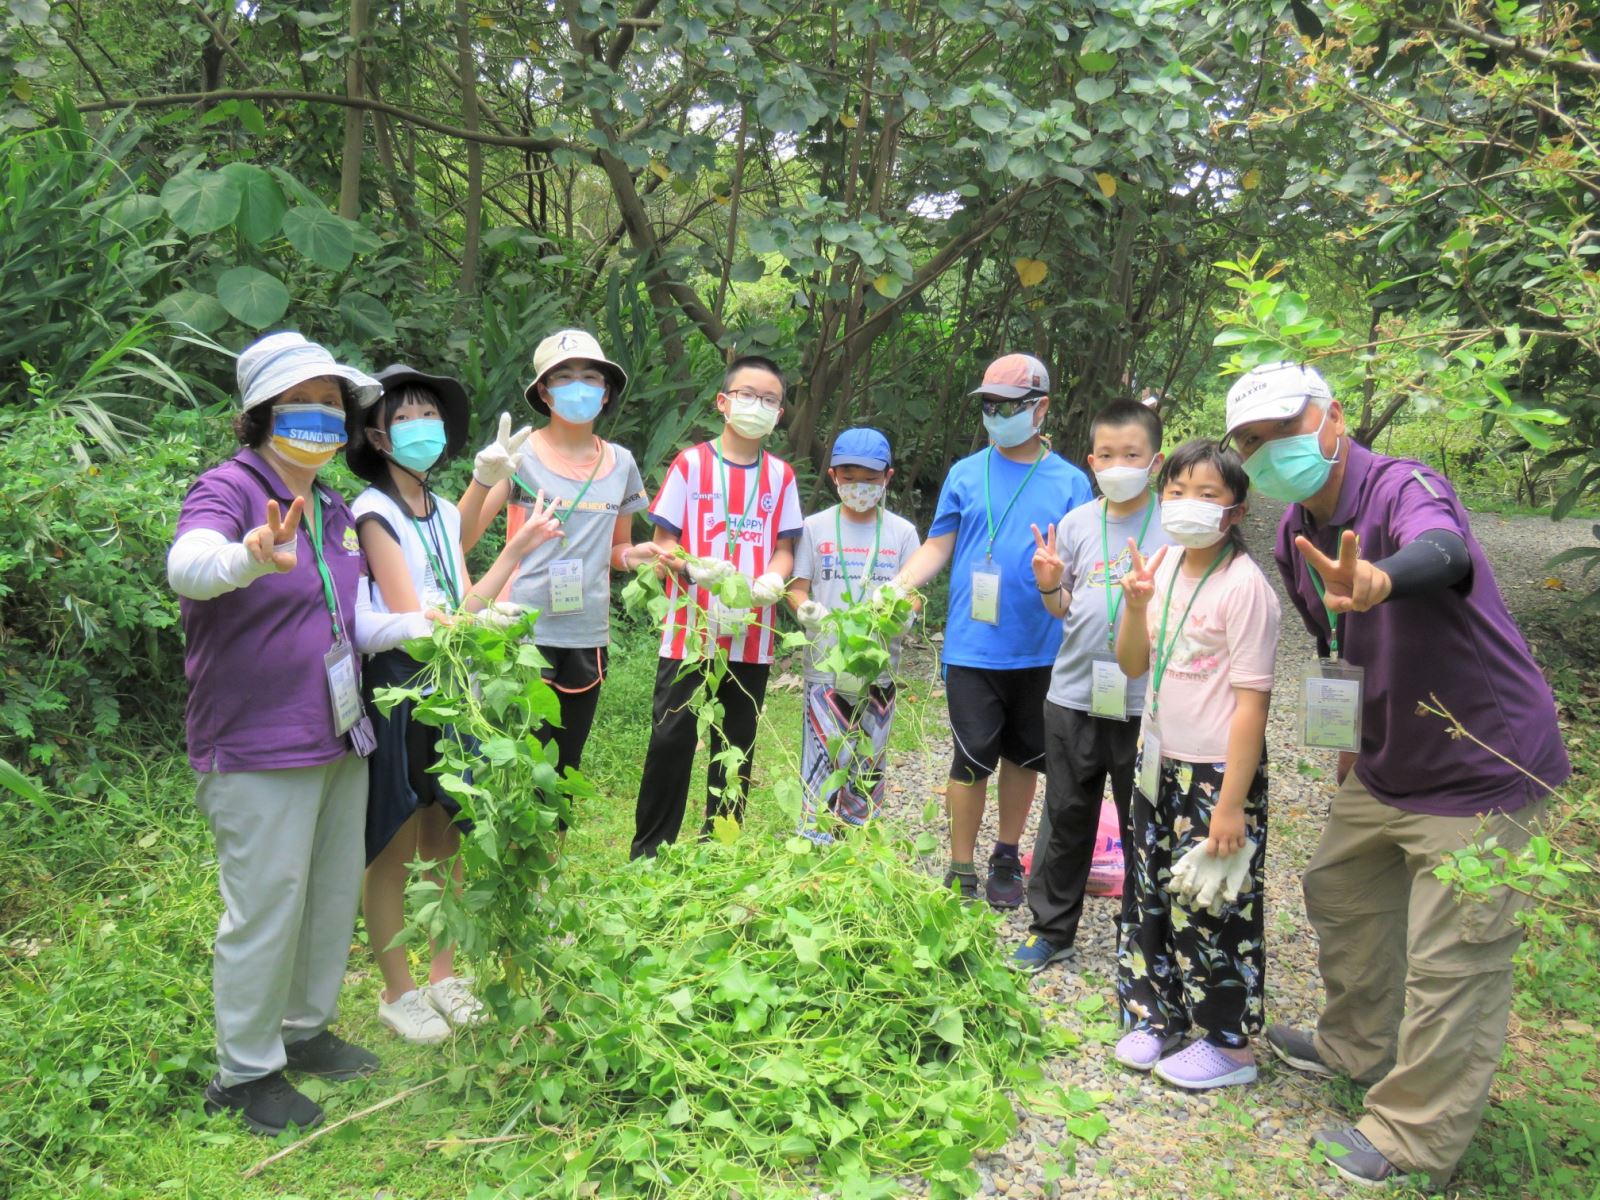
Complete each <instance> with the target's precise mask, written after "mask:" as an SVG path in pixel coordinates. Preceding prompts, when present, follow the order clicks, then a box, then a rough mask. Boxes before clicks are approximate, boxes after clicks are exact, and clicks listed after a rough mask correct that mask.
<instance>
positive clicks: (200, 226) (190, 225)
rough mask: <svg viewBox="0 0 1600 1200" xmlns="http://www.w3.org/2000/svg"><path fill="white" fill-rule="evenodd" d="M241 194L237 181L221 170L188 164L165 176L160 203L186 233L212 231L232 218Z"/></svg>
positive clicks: (236, 211) (235, 212)
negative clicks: (188, 165) (203, 169)
mask: <svg viewBox="0 0 1600 1200" xmlns="http://www.w3.org/2000/svg"><path fill="white" fill-rule="evenodd" d="M242 199H243V196H242V194H241V192H240V190H239V184H238V181H237V180H235V179H233V178H232V177H231V176H228V175H225V174H223V173H222V172H221V171H202V170H200V169H198V168H191V169H190V170H187V171H180V172H178V174H176V175H174V176H173V177H172V178H171V179H169V180H167V185H166V187H164V188H162V189H161V207H162V208H164V209H166V210H167V216H169V217H171V218H172V223H173V224H174V225H176V226H177V227H178V228H179V229H181V230H183V231H184V232H185V233H187V234H191V235H193V234H200V233H211V232H213V231H215V230H218V229H221V228H222V227H223V226H224V225H226V224H228V223H229V222H230V221H232V220H233V218H234V217H235V215H237V214H238V212H239V204H240V201H241V200H242Z"/></svg>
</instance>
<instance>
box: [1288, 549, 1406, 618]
mask: <svg viewBox="0 0 1600 1200" xmlns="http://www.w3.org/2000/svg"><path fill="white" fill-rule="evenodd" d="M1294 544H1295V545H1296V546H1298V547H1299V548H1300V553H1301V555H1303V556H1304V558H1305V560H1306V564H1307V565H1308V566H1309V567H1310V568H1311V569H1312V570H1313V571H1315V572H1316V573H1317V574H1318V575H1319V576H1320V577H1321V578H1322V586H1323V588H1324V589H1325V595H1324V596H1323V602H1324V603H1325V604H1327V606H1328V609H1329V611H1331V612H1336V613H1346V612H1366V611H1367V610H1368V609H1369V608H1376V607H1377V606H1378V605H1380V604H1382V603H1383V602H1384V601H1385V600H1387V599H1388V598H1389V592H1390V590H1391V589H1392V588H1393V587H1394V583H1393V581H1392V580H1390V578H1389V576H1388V574H1387V573H1386V572H1384V571H1381V570H1379V569H1378V568H1377V567H1376V566H1374V565H1373V564H1372V563H1370V562H1368V561H1367V560H1366V559H1364V558H1362V557H1361V539H1360V538H1358V537H1357V536H1356V531H1355V530H1353V529H1346V530H1345V531H1344V536H1343V537H1341V538H1340V539H1339V558H1338V561H1335V560H1333V559H1331V558H1329V557H1328V556H1327V555H1326V554H1324V553H1323V552H1322V551H1321V550H1318V549H1317V548H1316V547H1315V546H1313V545H1312V544H1311V543H1310V542H1309V541H1307V540H1306V539H1305V538H1303V537H1297V538H1295V539H1294Z"/></svg>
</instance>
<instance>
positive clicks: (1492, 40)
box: [1412, 17, 1600, 79]
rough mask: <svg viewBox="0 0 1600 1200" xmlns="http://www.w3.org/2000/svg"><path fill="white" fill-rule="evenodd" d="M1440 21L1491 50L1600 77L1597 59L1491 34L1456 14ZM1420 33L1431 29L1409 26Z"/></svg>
mask: <svg viewBox="0 0 1600 1200" xmlns="http://www.w3.org/2000/svg"><path fill="white" fill-rule="evenodd" d="M1441 24H1443V26H1444V27H1445V28H1446V29H1448V30H1450V31H1451V32H1452V33H1459V34H1461V35H1462V36H1463V37H1469V38H1471V39H1472V40H1473V41H1475V42H1479V43H1481V44H1482V45H1485V46H1488V47H1489V48H1490V49H1491V50H1500V51H1502V52H1504V53H1506V54H1512V55H1515V56H1516V57H1518V58H1525V59H1527V60H1528V61H1529V62H1535V63H1538V64H1539V65H1540V66H1541V67H1548V68H1550V69H1551V70H1552V71H1561V72H1565V73H1567V74H1572V75H1585V76H1588V77H1589V78H1590V79H1600V62H1596V61H1594V60H1593V59H1591V58H1562V57H1560V56H1559V55H1557V54H1553V53H1552V52H1550V51H1549V50H1545V49H1543V48H1542V47H1539V46H1530V45H1528V44H1527V43H1526V42H1524V41H1523V40H1522V39H1521V38H1508V37H1501V36H1500V35H1499V34H1497V33H1490V32H1489V31H1488V30H1487V29H1479V28H1478V27H1477V26H1476V25H1471V24H1468V23H1467V22H1466V21H1463V20H1461V19H1460V18H1459V17H1446V18H1445V19H1444V20H1443V21H1442V22H1441ZM1412 28H1413V29H1416V30H1418V31H1419V32H1423V33H1427V32H1431V31H1432V30H1431V27H1430V26H1428V25H1423V24H1417V25H1413V26H1412Z"/></svg>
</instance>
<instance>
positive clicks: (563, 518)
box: [511, 438, 606, 545]
mask: <svg viewBox="0 0 1600 1200" xmlns="http://www.w3.org/2000/svg"><path fill="white" fill-rule="evenodd" d="M595 440H596V441H599V440H600V439H599V438H596V439H595ZM605 459H606V448H605V445H604V444H603V443H602V444H601V446H600V453H599V454H597V455H595V458H594V469H593V470H591V471H590V472H589V478H587V479H585V480H584V481H583V486H582V487H581V488H579V489H578V494H577V495H576V496H574V497H573V498H572V503H571V504H569V505H567V508H566V511H565V512H562V513H558V514H555V518H556V524H558V525H560V526H561V544H562V545H566V542H567V518H568V517H570V516H571V515H572V514H573V513H574V512H575V511H577V508H578V501H580V500H582V499H583V498H584V497H585V496H587V495H588V494H589V487H590V485H591V484H593V483H594V481H595V477H596V476H598V475H599V474H600V464H601V463H603V462H604V461H605ZM511 478H512V479H516V481H517V486H518V487H519V488H521V489H522V490H523V491H524V492H527V493H528V495H530V496H532V495H534V493H533V492H531V491H529V490H528V485H527V484H525V483H523V482H522V480H520V479H517V477H516V476H515V475H513V476H512V477H511ZM562 478H563V479H565V478H568V476H562Z"/></svg>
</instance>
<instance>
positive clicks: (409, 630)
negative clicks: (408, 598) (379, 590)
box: [350, 575, 433, 654]
mask: <svg viewBox="0 0 1600 1200" xmlns="http://www.w3.org/2000/svg"><path fill="white" fill-rule="evenodd" d="M432 631H433V622H432V621H430V620H428V618H427V617H425V616H423V615H422V614H421V613H419V612H401V613H381V612H378V611H377V610H375V609H374V608H373V607H372V582H371V580H369V579H368V578H367V577H366V576H365V575H363V576H362V577H361V582H360V583H359V584H357V585H356V620H355V628H354V629H352V630H351V631H350V636H351V638H352V640H353V641H354V642H355V648H356V650H357V651H359V652H360V653H362V654H381V653H383V652H384V651H385V650H393V649H395V648H396V647H397V646H403V645H404V644H405V643H407V642H409V641H410V640H411V639H412V638H419V637H427V636H428V634H430V633H431V632H432Z"/></svg>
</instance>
